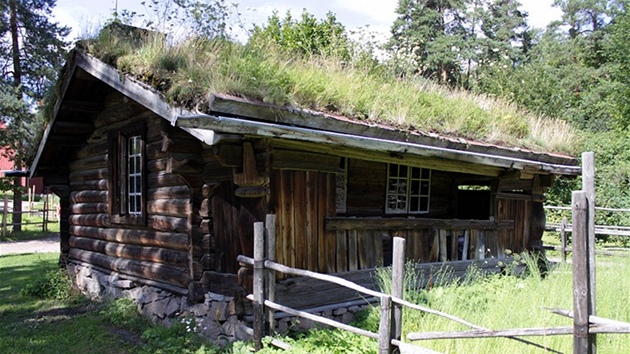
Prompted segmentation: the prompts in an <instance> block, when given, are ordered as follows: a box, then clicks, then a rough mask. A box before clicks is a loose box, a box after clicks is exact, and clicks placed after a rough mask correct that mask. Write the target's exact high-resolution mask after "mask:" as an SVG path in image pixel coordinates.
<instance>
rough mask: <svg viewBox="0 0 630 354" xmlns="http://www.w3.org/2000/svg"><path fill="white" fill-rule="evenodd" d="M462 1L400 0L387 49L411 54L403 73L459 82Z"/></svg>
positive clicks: (463, 35)
mask: <svg viewBox="0 0 630 354" xmlns="http://www.w3.org/2000/svg"><path fill="white" fill-rule="evenodd" d="M466 4H467V1H466V0H400V1H399V2H398V7H397V8H396V13H397V14H398V18H397V19H396V20H395V21H394V24H393V26H392V39H391V40H390V43H389V49H390V50H391V51H392V52H393V53H395V55H398V56H403V57H412V58H413V61H412V62H413V64H412V65H411V66H412V67H411V68H407V70H404V68H403V70H402V71H406V72H407V73H413V74H420V75H422V76H424V77H426V78H432V79H435V80H437V81H438V82H440V83H443V84H450V85H457V84H458V83H459V82H460V74H461V67H462V63H463V62H464V61H465V58H463V53H465V38H466V35H467V34H468V32H467V31H466V26H465V23H464V21H465V17H466V15H465V14H466Z"/></svg>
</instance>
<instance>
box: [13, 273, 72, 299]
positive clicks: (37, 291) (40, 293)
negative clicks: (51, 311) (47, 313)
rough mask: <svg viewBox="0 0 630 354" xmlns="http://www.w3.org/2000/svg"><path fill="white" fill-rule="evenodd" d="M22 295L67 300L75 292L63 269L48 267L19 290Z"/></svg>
mask: <svg viewBox="0 0 630 354" xmlns="http://www.w3.org/2000/svg"><path fill="white" fill-rule="evenodd" d="M20 294H21V295H23V296H34V297H38V298H40V299H47V300H59V301H63V300H69V299H70V298H71V297H72V296H76V295H77V292H76V291H75V290H74V289H73V288H72V281H71V280H70V278H69V277H68V274H67V273H66V271H65V270H64V269H60V268H54V269H48V270H47V271H46V272H45V273H44V274H43V277H41V278H39V279H37V280H35V281H34V282H31V283H27V284H26V285H25V286H24V288H22V290H21V291H20Z"/></svg>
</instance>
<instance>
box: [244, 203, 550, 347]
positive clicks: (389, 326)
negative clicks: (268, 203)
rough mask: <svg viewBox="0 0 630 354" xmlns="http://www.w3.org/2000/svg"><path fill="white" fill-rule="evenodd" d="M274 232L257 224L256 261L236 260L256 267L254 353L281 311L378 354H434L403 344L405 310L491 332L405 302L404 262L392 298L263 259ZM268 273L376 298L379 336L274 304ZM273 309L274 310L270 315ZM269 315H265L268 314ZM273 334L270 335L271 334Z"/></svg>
mask: <svg viewBox="0 0 630 354" xmlns="http://www.w3.org/2000/svg"><path fill="white" fill-rule="evenodd" d="M266 222H267V223H270V224H271V225H273V224H274V223H275V219H274V217H273V216H270V215H268V216H267V219H266ZM274 230H275V228H272V227H269V226H267V227H265V226H263V223H261V222H258V223H255V224H254V258H250V257H246V256H243V255H240V256H238V258H237V260H238V261H239V262H241V263H242V264H246V265H250V266H253V268H254V279H253V285H254V286H253V294H250V295H248V296H247V298H248V299H249V300H251V301H252V302H253V304H254V306H253V310H254V320H253V324H254V328H253V330H252V333H253V336H254V342H255V343H256V344H255V349H256V350H259V349H261V348H262V336H263V333H264V329H265V327H266V328H267V329H268V330H270V329H272V328H273V326H272V325H271V324H272V319H273V318H274V317H275V316H274V314H273V312H272V311H273V310H277V311H282V312H284V313H286V314H289V315H292V316H298V317H302V318H306V319H310V320H312V321H314V322H318V323H322V324H325V325H328V326H332V327H335V328H339V329H342V330H346V331H349V332H352V333H355V334H359V335H363V336H366V337H369V338H373V339H377V340H378V348H379V349H378V351H379V353H381V354H385V353H391V352H392V351H393V348H394V347H395V346H398V347H401V346H412V347H413V350H414V351H415V352H417V353H435V352H434V351H431V350H429V349H426V348H422V347H419V346H417V345H410V344H406V343H404V342H402V341H401V332H402V313H403V306H404V307H405V308H409V309H413V310H418V311H423V312H425V313H429V314H433V315H436V316H440V317H444V318H446V319H449V320H451V321H455V322H457V323H460V324H463V325H465V326H468V327H470V328H473V329H475V330H478V331H489V330H488V329H486V328H483V327H481V326H477V325H474V324H472V323H470V322H468V321H466V320H464V319H461V318H458V317H456V316H453V315H449V314H447V313H444V312H441V311H437V310H434V309H431V308H427V307H424V306H420V305H416V304H413V303H410V302H408V301H405V300H403V299H402V297H403V290H402V289H403V279H404V274H403V272H404V266H403V264H402V263H401V262H398V263H399V264H394V265H393V267H392V294H385V293H382V292H379V291H375V290H372V289H369V288H366V287H364V286H361V285H358V284H355V283H353V282H351V281H348V280H346V279H343V278H340V277H337V276H334V275H329V274H321V273H317V272H313V271H309V270H303V269H297V268H292V267H288V266H285V265H282V264H279V263H276V262H273V261H271V260H265V259H264V253H265V251H264V250H265V235H264V234H265V233H266V235H267V237H266V238H267V240H269V241H271V242H269V241H268V242H267V243H271V244H273V238H274V237H275V235H274ZM393 252H394V259H397V260H404V259H405V240H404V239H403V238H399V237H396V238H395V239H394V249H393ZM267 254H273V252H270V249H269V246H267ZM269 272H281V273H286V274H290V275H294V276H301V277H308V278H312V279H317V280H321V281H327V282H330V283H333V284H336V285H339V286H343V287H346V288H349V289H352V290H354V291H357V292H359V293H362V294H365V295H367V296H369V297H372V298H377V299H379V300H380V307H381V315H380V322H379V332H378V333H373V332H369V331H366V330H363V329H361V328H356V327H353V326H349V325H346V324H343V323H339V322H337V321H334V320H331V319H329V318H326V317H323V316H318V315H314V314H312V313H309V312H306V311H300V310H297V309H293V308H291V307H289V306H285V305H282V304H279V303H277V302H275V301H273V300H270V299H271V298H273V294H271V292H270V290H269V289H273V288H275V276H269ZM265 281H266V282H268V284H264V282H265ZM270 309H271V310H272V311H271V313H270ZM266 311H267V314H266V315H265V312H266ZM265 318H267V322H268V323H267V325H266V326H265ZM269 333H271V332H269ZM508 337H509V338H511V339H514V340H518V341H521V342H524V343H526V344H531V345H535V346H538V347H540V348H543V349H548V348H546V347H544V346H541V345H539V344H536V343H532V342H529V341H527V340H524V339H521V338H516V337H513V336H508Z"/></svg>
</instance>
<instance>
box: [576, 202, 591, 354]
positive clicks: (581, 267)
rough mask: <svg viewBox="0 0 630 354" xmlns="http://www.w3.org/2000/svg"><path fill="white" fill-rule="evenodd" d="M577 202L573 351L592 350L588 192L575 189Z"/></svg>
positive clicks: (578, 352) (583, 351) (581, 353)
mask: <svg viewBox="0 0 630 354" xmlns="http://www.w3.org/2000/svg"><path fill="white" fill-rule="evenodd" d="M572 206H573V212H572V213H573V216H572V219H573V313H574V317H573V353H574V354H586V353H593V352H592V351H591V344H592V343H591V341H590V337H589V333H588V325H589V322H588V317H589V315H590V314H589V309H590V306H589V303H590V296H589V295H590V293H589V286H590V284H589V280H590V279H589V255H588V221H587V220H588V201H587V197H586V192H583V191H574V192H573V195H572Z"/></svg>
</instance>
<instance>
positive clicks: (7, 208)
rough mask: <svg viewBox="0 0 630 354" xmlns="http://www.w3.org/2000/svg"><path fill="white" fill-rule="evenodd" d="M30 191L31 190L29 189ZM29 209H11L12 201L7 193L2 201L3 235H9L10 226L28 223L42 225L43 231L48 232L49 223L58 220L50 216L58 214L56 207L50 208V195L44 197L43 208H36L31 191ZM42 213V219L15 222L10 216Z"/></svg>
mask: <svg viewBox="0 0 630 354" xmlns="http://www.w3.org/2000/svg"><path fill="white" fill-rule="evenodd" d="M29 192H30V191H29ZM28 198H29V199H28V202H27V205H28V209H27V210H21V211H16V210H11V209H12V207H11V203H10V201H9V196H7V195H5V196H4V199H3V201H2V213H1V215H2V222H1V225H2V226H1V227H2V237H6V235H7V230H8V228H9V227H12V226H17V225H20V226H27V225H40V226H41V228H42V232H46V231H48V224H49V223H53V222H57V220H56V219H54V220H53V219H51V218H50V216H51V214H52V215H53V216H55V217H56V215H57V210H56V208H54V209H52V208H50V205H51V203H50V202H49V200H48V199H49V198H48V195H46V196H45V197H44V205H43V208H42V209H34V208H33V203H34V202H33V199H32V195H31V194H30V193H29V197H28ZM40 213H41V215H42V221H31V222H24V221H20V222H13V221H14V220H13V219H11V222H9V217H10V216H12V215H14V214H19V215H21V216H23V215H29V216H30V215H33V214H40Z"/></svg>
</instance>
